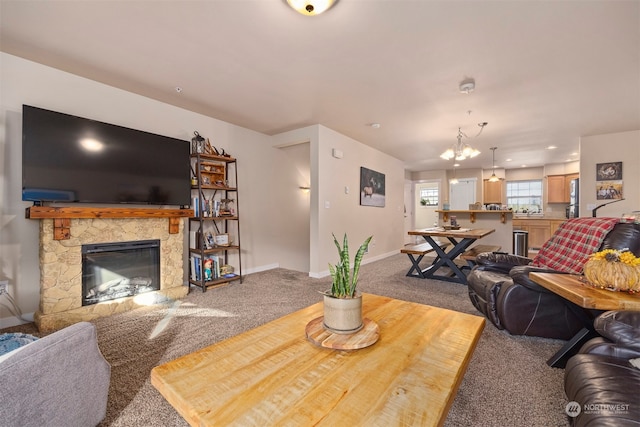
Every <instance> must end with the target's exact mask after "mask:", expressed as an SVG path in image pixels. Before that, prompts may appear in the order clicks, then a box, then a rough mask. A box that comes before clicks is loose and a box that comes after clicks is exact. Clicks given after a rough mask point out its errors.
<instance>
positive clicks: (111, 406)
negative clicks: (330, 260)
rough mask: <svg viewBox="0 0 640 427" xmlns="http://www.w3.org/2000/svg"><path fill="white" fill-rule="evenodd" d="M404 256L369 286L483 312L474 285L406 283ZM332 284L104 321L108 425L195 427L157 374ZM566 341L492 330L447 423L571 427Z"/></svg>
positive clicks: (298, 281)
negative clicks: (550, 362)
mask: <svg viewBox="0 0 640 427" xmlns="http://www.w3.org/2000/svg"><path fill="white" fill-rule="evenodd" d="M409 266H410V264H409V260H408V259H407V258H406V256H404V255H400V254H398V255H395V256H392V257H389V258H387V259H384V260H381V261H377V262H374V263H371V264H367V265H365V266H363V268H362V270H361V276H360V287H359V289H360V290H361V291H363V292H368V293H374V294H378V295H386V296H390V297H393V298H398V299H402V300H407V301H413V302H418V303H422V304H428V305H434V306H438V307H443V308H448V309H451V310H456V311H460V312H465V313H471V314H474V315H480V314H479V313H478V312H477V311H476V310H475V308H474V307H473V306H472V305H471V302H470V301H469V297H468V296H467V289H466V286H463V285H458V284H452V283H447V282H440V281H433V280H422V279H416V278H409V277H406V276H405V273H406V272H407V270H408V268H409ZM329 285H330V278H326V279H311V278H309V277H308V276H307V275H306V274H303V273H298V272H294V271H289V270H284V269H275V270H270V271H266V272H261V273H256V274H251V275H248V276H246V278H245V280H244V282H243V283H242V284H240V283H234V284H231V285H228V286H225V287H221V288H216V289H210V290H208V291H207V292H206V293H203V292H201V291H200V290H199V289H196V288H194V289H193V290H192V291H191V293H190V294H189V295H188V296H187V297H186V298H184V299H183V300H181V301H180V302H179V305H178V304H176V303H172V304H168V305H166V306H155V307H146V308H141V309H137V310H134V311H131V312H128V313H124V314H120V315H115V316H111V317H108V318H103V319H99V320H96V321H95V322H94V323H95V324H96V326H97V328H98V339H99V345H100V349H101V350H102V352H103V354H104V356H105V357H106V359H107V360H108V361H109V363H110V364H111V367H112V371H111V372H112V378H111V388H110V392H109V403H108V408H107V417H106V419H105V420H104V421H103V422H102V423H101V426H126V427H131V426H160V425H162V426H186V425H187V424H186V422H185V421H184V420H183V419H182V418H181V417H180V416H179V415H178V414H177V412H175V410H174V409H173V408H172V407H171V406H170V405H169V404H168V403H167V402H166V401H165V400H164V398H163V397H162V396H161V395H160V394H159V393H158V392H157V391H156V390H155V389H154V388H153V386H152V385H151V383H150V381H149V373H150V371H151V369H152V368H153V367H154V366H156V365H159V364H161V363H164V362H167V361H170V360H172V359H175V358H176V357H178V356H181V355H184V354H188V353H190V352H193V351H195V350H198V349H200V348H202V347H205V346H207V345H210V344H213V343H216V342H219V341H221V340H223V339H225V338H228V337H231V336H234V335H236V334H239V333H241V332H243V331H246V330H248V329H251V328H254V327H256V326H258V325H261V324H263V323H266V322H268V321H270V320H273V319H276V318H278V317H281V316H282V315H284V314H287V313H290V312H292V311H295V310H298V309H300V308H303V307H306V306H308V305H311V304H314V303H316V302H319V301H320V300H321V296H320V295H319V293H318V292H317V291H320V290H325V289H327V288H329ZM561 344H562V341H558V340H549V339H542V338H530V337H518V336H511V335H509V334H508V333H506V332H503V331H499V330H497V329H496V328H495V327H494V326H493V325H491V324H490V323H487V325H486V327H485V330H484V332H483V334H482V337H481V339H480V341H479V343H478V346H477V348H476V351H475V353H474V355H473V358H472V360H471V363H470V364H469V368H468V371H467V373H466V374H465V377H464V380H463V382H462V384H461V386H460V390H459V392H458V395H457V397H456V399H455V402H454V404H453V406H452V408H451V411H450V413H449V416H448V418H447V421H446V424H445V426H449V427H453V426H540V427H550V426H568V425H569V423H568V421H567V417H566V415H565V413H564V407H565V405H566V403H567V401H566V399H565V396H564V392H563V389H562V382H563V371H562V370H560V369H555V368H550V367H548V366H547V365H546V363H545V362H546V360H547V358H548V357H549V356H550V355H552V354H553V353H554V352H555V351H556V350H557V349H558V348H559V347H560V346H561Z"/></svg>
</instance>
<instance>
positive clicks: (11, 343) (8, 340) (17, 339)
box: [0, 332, 38, 356]
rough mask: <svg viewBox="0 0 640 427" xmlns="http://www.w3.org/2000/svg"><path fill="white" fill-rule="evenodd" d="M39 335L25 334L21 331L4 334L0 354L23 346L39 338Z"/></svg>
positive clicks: (0, 341)
mask: <svg viewBox="0 0 640 427" xmlns="http://www.w3.org/2000/svg"><path fill="white" fill-rule="evenodd" d="M37 339H38V337H34V336H33V335H29V334H23V333H20V332H15V333H10V334H2V335H0V356H2V355H3V354H5V353H9V352H10V351H13V350H15V349H16V348H19V347H22V346H23V345H27V344H29V343H32V342H34V341H35V340H37Z"/></svg>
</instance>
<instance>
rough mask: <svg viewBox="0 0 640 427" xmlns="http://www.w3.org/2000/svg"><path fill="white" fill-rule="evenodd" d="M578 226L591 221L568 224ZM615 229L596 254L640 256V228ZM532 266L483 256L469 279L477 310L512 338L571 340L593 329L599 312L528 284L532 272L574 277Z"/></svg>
mask: <svg viewBox="0 0 640 427" xmlns="http://www.w3.org/2000/svg"><path fill="white" fill-rule="evenodd" d="M580 220H582V222H585V221H586V220H587V219H586V218H585V219H581V218H578V219H574V220H568V221H580ZM599 220H600V219H599ZM603 220H604V219H603ZM613 224H614V223H612V226H613V228H612V229H610V231H609V232H608V233H607V234H606V235H605V237H604V239H603V241H602V243H601V244H600V246H599V248H596V249H597V250H601V249H605V248H611V249H629V250H630V251H631V252H633V253H634V254H635V255H636V256H640V224H637V223H615V225H613ZM558 231H560V229H559V230H558ZM556 233H558V232H556ZM554 236H555V235H554ZM550 240H553V236H552V239H550ZM565 241H566V239H565ZM551 247H552V246H551ZM543 248H544V247H543ZM594 252H595V251H594ZM532 261H533V260H532V259H530V258H526V257H522V256H517V255H511V254H505V253H497V252H492V253H483V254H480V255H479V256H478V257H477V258H476V263H477V265H476V266H475V267H474V268H473V270H472V271H471V272H470V273H469V276H468V277H467V281H468V290H469V297H470V299H471V302H472V303H473V305H474V306H475V307H476V308H477V309H478V310H479V311H480V312H482V313H483V314H484V315H485V316H486V317H487V318H488V319H489V320H490V321H491V323H493V324H494V325H495V326H496V327H497V328H499V329H505V330H507V331H508V332H509V333H511V334H513V335H529V336H538V337H546V338H557V339H564V340H568V339H570V338H571V337H573V336H574V335H575V334H576V333H577V332H578V331H580V330H581V329H582V328H583V327H584V326H585V325H588V326H589V328H591V326H592V322H593V319H594V317H595V316H597V315H598V314H600V313H601V312H599V311H588V310H584V309H583V308H581V307H578V306H577V305H575V304H573V303H571V302H569V301H567V300H565V299H564V298H562V297H560V296H558V295H556V294H554V293H552V292H550V291H548V290H546V289H545V288H543V287H541V286H540V285H538V284H537V283H535V282H533V281H532V280H531V279H529V273H530V272H532V271H543V272H555V273H567V272H573V271H559V270H555V269H549V268H544V267H536V266H533V265H531V264H532Z"/></svg>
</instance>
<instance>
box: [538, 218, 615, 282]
mask: <svg viewBox="0 0 640 427" xmlns="http://www.w3.org/2000/svg"><path fill="white" fill-rule="evenodd" d="M618 222H619V218H575V219H570V220H568V221H565V222H563V223H562V225H560V227H559V228H558V230H556V232H555V233H554V234H553V236H551V238H550V239H549V240H547V241H546V242H545V244H544V245H543V246H542V248H540V251H539V252H538V255H536V257H535V258H534V259H533V262H532V263H531V265H533V266H535V267H542V268H548V269H551V270H557V271H562V272H566V273H573V274H581V273H582V268H583V266H584V264H585V263H586V262H587V261H588V259H589V255H591V254H592V253H594V252H597V251H598V249H599V248H600V246H601V245H602V242H603V241H604V239H605V237H606V236H607V234H608V233H609V231H611V230H612V229H613V227H614V226H615V225H616V224H617V223H618Z"/></svg>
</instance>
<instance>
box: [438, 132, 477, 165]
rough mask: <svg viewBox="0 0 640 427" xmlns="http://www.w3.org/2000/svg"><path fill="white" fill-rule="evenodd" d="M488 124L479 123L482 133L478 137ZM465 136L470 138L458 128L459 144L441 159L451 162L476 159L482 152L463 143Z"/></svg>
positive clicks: (454, 145)
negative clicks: (452, 160) (453, 160)
mask: <svg viewBox="0 0 640 427" xmlns="http://www.w3.org/2000/svg"><path fill="white" fill-rule="evenodd" d="M487 124H488V123H487V122H483V123H478V126H480V132H478V135H480V134H481V133H482V129H484V127H485V126H486V125H487ZM478 135H476V136H478ZM463 136H464V137H466V138H468V136H467V135H465V133H464V132H462V129H461V128H458V136H457V138H458V142H457V143H455V144H453V146H452V147H451V148H449V149H448V150H447V151H445V152H444V153H442V154H440V157H441V158H443V159H445V160H451V159H454V158H455V159H456V160H458V161H460V160H464V159H470V158H473V157H476V156H477V155H478V154H480V151H478V150H477V149H476V148H473V147H471V146H470V145H469V144H463V143H462V137H463Z"/></svg>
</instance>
